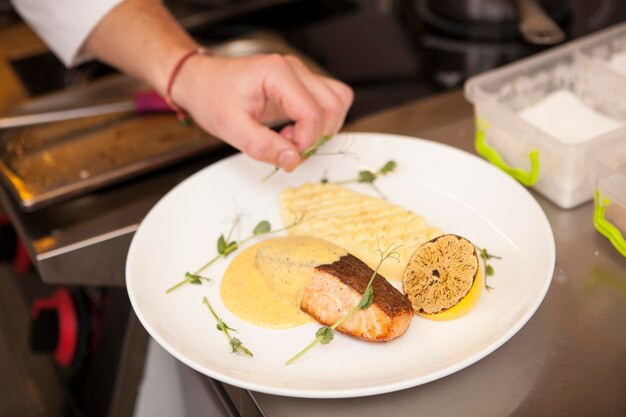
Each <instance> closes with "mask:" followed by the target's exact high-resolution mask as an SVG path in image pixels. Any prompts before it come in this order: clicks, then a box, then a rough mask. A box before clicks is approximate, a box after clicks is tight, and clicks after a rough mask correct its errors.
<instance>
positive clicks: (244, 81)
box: [172, 55, 353, 171]
mask: <svg viewBox="0 0 626 417" xmlns="http://www.w3.org/2000/svg"><path fill="white" fill-rule="evenodd" d="M352 97H353V96H352V90H351V89H350V88H349V87H348V86H346V85H345V84H343V83H341V82H339V81H337V80H334V79H331V78H328V77H324V76H320V75H317V74H314V73H313V72H311V71H310V70H309V69H308V68H307V67H306V66H305V65H304V64H303V63H302V61H301V60H300V59H298V58H296V57H294V56H280V55H259V56H252V57H246V58H218V57H212V56H205V55H197V56H194V57H192V58H190V59H189V60H188V61H187V62H185V64H184V66H183V67H182V69H181V71H180V72H179V74H178V76H177V77H176V80H175V82H174V85H173V89H172V98H173V99H174V102H175V103H177V104H178V105H180V106H181V107H182V108H184V109H186V110H187V111H188V112H189V113H190V114H191V116H192V117H193V119H194V120H195V122H196V123H198V124H199V125H200V126H201V127H202V128H203V129H205V130H206V131H207V132H210V133H212V134H213V135H215V136H217V137H219V138H221V139H223V140H224V141H226V142H228V143H230V144H231V145H233V146H234V147H236V148H237V149H240V150H241V151H243V152H244V153H246V154H248V155H249V156H251V157H252V158H254V159H257V160H259V161H264V162H268V163H270V164H272V165H275V166H278V167H281V168H283V169H285V170H287V171H291V170H292V169H294V168H295V167H296V166H297V165H298V164H299V163H300V162H301V158H300V152H301V151H302V150H304V149H306V148H308V147H309V146H311V145H312V144H313V143H314V142H315V141H316V140H318V139H319V138H321V137H322V136H324V135H327V134H334V133H337V132H338V131H339V129H340V128H341V126H342V125H343V122H344V119H345V117H346V113H347V111H348V109H349V107H350V105H351V104H352ZM285 120H290V121H292V122H293V123H291V124H289V125H287V127H285V128H283V129H282V130H281V131H280V132H279V133H277V132H275V131H273V130H272V129H270V128H268V127H266V126H265V124H267V123H270V122H276V121H285Z"/></svg>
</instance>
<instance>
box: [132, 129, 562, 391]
mask: <svg viewBox="0 0 626 417" xmlns="http://www.w3.org/2000/svg"><path fill="white" fill-rule="evenodd" d="M346 148H347V149H349V151H350V152H352V153H353V154H355V155H357V156H358V160H356V159H354V158H346V157H341V156H316V157H313V158H311V159H310V160H309V161H307V162H306V163H305V164H304V165H303V166H302V167H300V168H298V169H297V170H296V171H295V172H294V173H292V174H285V173H282V172H280V173H278V174H276V175H275V176H274V177H273V178H271V179H270V180H269V181H266V182H262V178H263V177H264V176H265V175H266V174H267V173H268V171H271V168H268V166H267V165H266V164H261V163H258V162H255V161H252V160H250V159H249V158H247V157H245V156H242V155H236V156H233V157H230V158H227V159H225V160H223V161H221V162H219V163H216V164H213V165H211V166H209V167H207V168H206V169H203V170H202V171H200V172H198V173H197V174H195V175H193V176H192V177H190V178H188V179H187V180H185V181H184V182H182V183H181V184H179V185H178V186H177V187H175V188H174V189H173V190H172V191H170V192H169V193H168V194H167V195H166V196H165V197H163V199H162V200H161V201H159V203H158V204H157V205H156V206H155V207H154V208H153V209H152V210H151V211H150V213H149V214H148V215H147V216H146V218H145V219H144V221H143V222H142V223H141V225H140V227H139V229H138V230H137V233H136V234H135V237H134V239H133V241H132V244H131V246H130V250H129V253H128V260H127V265H126V285H127V288H128V294H129V296H130V300H131V303H132V305H133V307H134V309H135V312H136V313H137V316H138V317H139V319H140V320H141V322H142V323H143V325H144V326H145V327H146V329H147V330H148V332H149V333H150V334H151V335H152V337H154V338H155V339H156V340H157V341H158V342H159V343H160V344H161V345H162V346H163V347H164V348H165V349H167V350H168V351H169V352H170V353H171V354H172V355H174V356H175V357H176V358H178V359H179V360H181V361H182V362H184V363H186V364H187V365H189V366H191V367H192V368H194V369H196V370H197V371H199V372H202V373H204V374H206V375H209V376H211V377H213V378H216V379H219V380H221V381H224V382H226V383H228V384H232V385H236V386H239V387H243V388H247V389H251V390H255V391H260V392H265V393H270V394H277V395H287V396H297V397H311V398H339V397H355V396H364V395H373V394H380V393H385V392H390V391H395V390H399V389H403V388H408V387H413V386H416V385H419V384H423V383H426V382H429V381H432V380H435V379H438V378H441V377H444V376H446V375H449V374H451V373H453V372H456V371H458V370H460V369H462V368H464V367H466V366H468V365H470V364H472V363H474V362H476V361H478V360H479V359H481V358H483V357H485V356H486V355H488V354H489V353H491V352H493V351H494V350H495V349H497V348H498V347H499V346H501V345H502V344H503V343H504V342H506V341H507V340H508V339H509V338H511V336H513V335H514V334H515V333H516V332H517V331H518V330H519V329H520V328H521V327H522V326H523V325H524V324H525V323H526V322H527V321H528V319H529V318H530V317H531V316H532V315H533V313H534V312H535V311H536V309H537V308H538V307H539V304H540V303H541V301H542V300H543V297H544V295H545V294H546V291H547V290H548V287H549V285H550V281H551V278H552V273H553V270H554V260H555V250H554V236H553V235H552V230H551V229H550V225H549V223H548V221H547V219H546V217H545V215H544V213H543V211H542V210H541V208H540V207H539V205H538V204H537V203H536V201H535V200H534V198H533V197H532V196H531V195H530V194H529V193H528V192H527V191H526V190H525V189H524V188H523V187H522V186H520V185H519V184H518V183H517V182H515V181H514V180H513V179H511V178H510V177H508V176H507V175H505V174H503V173H502V172H501V171H499V170H498V169H496V168H494V167H493V166H491V165H490V164H488V163H487V162H485V161H483V160H481V159H479V158H477V157H475V156H472V155H470V154H468V153H465V152H462V151H459V150H457V149H454V148H451V147H448V146H444V145H441V144H437V143H434V142H429V141H425V140H420V139H414V138H403V137H398V136H392V135H383V134H367V133H351V134H342V135H339V136H337V137H335V138H334V139H333V140H332V141H331V142H329V143H328V144H327V145H325V147H324V148H323V149H324V151H325V152H329V151H333V150H341V149H344V150H345V149H346ZM390 159H393V160H395V161H396V162H397V163H398V168H397V170H396V172H395V173H394V174H393V175H391V176H389V177H384V178H380V179H379V180H378V181H377V182H376V185H377V186H378V187H379V188H380V189H381V190H382V191H383V192H384V194H385V195H386V196H387V198H388V199H389V200H390V201H391V202H393V203H396V204H400V205H402V206H404V207H406V208H408V209H411V210H413V211H414V212H415V213H418V214H420V215H423V216H425V217H426V219H427V220H428V222H429V223H430V224H431V225H434V226H437V227H439V228H441V229H442V230H444V231H445V232H451V233H456V234H459V235H463V236H465V237H467V238H469V239H470V240H471V241H473V242H474V243H475V244H477V245H479V246H483V247H486V248H488V250H489V251H490V252H492V253H494V254H497V255H500V256H502V260H500V261H497V260H496V261H493V265H494V267H495V271H496V274H495V276H493V277H490V278H489V283H490V285H492V286H493V287H495V290H493V291H490V292H486V291H483V295H482V297H481V299H480V300H479V302H478V304H477V306H476V307H475V308H474V309H473V310H472V311H471V312H470V313H468V314H467V315H466V316H464V317H461V318H459V319H457V320H454V321H450V322H433V321H430V320H427V319H424V318H421V317H415V319H414V320H413V322H412V323H411V326H410V328H409V330H408V332H407V333H406V334H405V335H404V336H402V337H401V338H399V339H397V340H395V341H392V342H388V343H381V344H373V343H366V342H360V341H356V340H354V339H352V338H349V337H347V336H344V335H338V336H337V337H336V338H335V340H334V341H333V342H332V343H330V344H328V345H325V346H319V345H318V346H317V347H315V348H314V349H313V350H311V351H310V352H308V353H307V354H306V355H304V356H303V357H302V358H301V359H299V360H298V361H297V362H296V363H295V364H294V365H292V366H285V365H284V362H285V361H286V360H287V359H288V358H290V357H291V356H292V355H293V354H295V353H296V352H298V351H299V350H300V349H302V348H303V347H304V346H305V345H307V344H308V343H309V342H310V341H311V340H312V339H313V337H314V333H315V331H316V329H317V328H318V327H319V325H317V324H314V323H311V324H308V325H305V326H300V327H297V328H293V329H288V330H271V329H266V328H261V327H257V326H254V325H252V324H249V323H247V322H244V321H243V320H240V319H239V318H237V317H236V316H234V315H233V314H232V313H230V311H228V310H227V309H226V308H225V307H224V305H223V304H222V302H221V300H220V297H219V281H220V279H221V276H222V274H223V272H224V270H225V268H226V266H227V264H228V262H229V261H230V259H232V256H231V257H230V258H229V259H228V260H220V261H218V262H217V263H216V264H214V266H212V267H211V269H209V270H208V272H207V274H208V275H209V276H211V277H213V278H214V279H215V282H214V284H213V285H206V284H203V285H201V286H197V285H187V286H186V287H183V288H181V289H179V290H177V291H175V292H173V293H171V294H169V295H166V294H165V289H166V288H168V287H169V286H170V285H172V284H173V283H174V282H176V281H177V280H179V279H180V278H181V277H182V276H183V274H184V273H185V272H186V271H192V270H195V269H196V268H198V267H199V266H200V265H202V264H204V263H205V262H206V261H207V260H208V259H210V258H212V257H213V256H214V255H215V254H216V241H217V238H218V236H219V235H220V234H221V233H227V232H228V229H229V228H230V225H231V222H232V219H233V217H234V215H235V213H236V212H240V213H243V214H244V217H243V222H242V227H241V228H240V230H241V232H240V237H241V238H243V237H245V236H247V235H248V234H249V231H250V230H251V229H252V228H253V227H254V225H255V224H256V223H257V222H258V221H260V220H263V219H267V220H269V221H270V222H271V223H272V225H275V226H278V225H280V224H281V222H280V217H279V207H278V197H279V194H280V192H281V190H282V189H283V188H285V187H287V186H298V185H300V184H302V183H304V182H307V181H312V182H315V181H319V180H320V179H321V177H322V175H323V173H324V172H326V173H327V175H328V177H329V178H330V179H331V180H339V179H346V178H350V177H354V176H355V175H356V173H357V172H358V170H360V169H364V168H367V169H373V170H375V169H378V168H379V167H380V166H382V165H383V164H384V163H385V162H386V161H388V160H390ZM351 188H353V189H355V190H357V191H361V192H364V193H368V194H373V192H372V189H371V188H370V187H369V186H368V185H366V184H355V185H353V186H351ZM205 295H206V296H207V297H208V298H209V299H210V301H211V303H212V305H213V306H214V308H215V310H216V311H217V313H218V314H219V315H221V317H222V318H223V319H224V321H225V322H226V323H228V325H230V326H231V327H234V328H236V329H237V330H238V333H237V337H239V338H240V339H241V340H242V341H243V343H244V345H245V346H246V347H248V348H249V349H250V350H251V351H252V352H253V353H254V358H248V357H244V356H239V355H235V354H232V353H230V350H229V349H230V348H229V345H228V343H227V340H226V338H225V336H224V334H223V333H221V332H219V331H217V330H216V328H215V321H214V319H213V317H212V316H211V315H210V313H209V311H208V310H207V308H206V306H204V305H203V304H202V297H203V296H205Z"/></svg>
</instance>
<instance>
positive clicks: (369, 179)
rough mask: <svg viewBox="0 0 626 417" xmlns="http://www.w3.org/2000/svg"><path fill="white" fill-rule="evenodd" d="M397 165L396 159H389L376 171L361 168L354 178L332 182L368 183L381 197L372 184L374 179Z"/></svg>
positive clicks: (323, 179)
mask: <svg viewBox="0 0 626 417" xmlns="http://www.w3.org/2000/svg"><path fill="white" fill-rule="evenodd" d="M397 166H398V164H397V163H396V161H393V160H390V161H387V162H386V163H385V165H383V166H382V167H380V169H378V171H369V170H363V171H359V172H358V174H357V176H356V178H350V179H348V180H342V181H333V182H334V183H335V184H338V185H345V184H352V183H362V184H369V185H370V186H371V187H372V188H373V189H374V190H375V191H376V192H377V193H378V195H380V196H381V197H382V198H385V196H384V194H383V193H382V192H381V191H380V190H379V189H378V187H376V185H375V184H374V181H376V180H377V179H378V178H380V177H381V176H384V175H389V174H391V173H392V172H393V171H394V170H395V169H396V167H397ZM322 182H323V183H326V182H330V181H329V180H328V178H322Z"/></svg>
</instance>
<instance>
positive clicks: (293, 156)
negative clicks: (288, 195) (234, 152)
mask: <svg viewBox="0 0 626 417" xmlns="http://www.w3.org/2000/svg"><path fill="white" fill-rule="evenodd" d="M232 126H236V128H235V129H234V131H233V132H232V136H231V137H230V138H228V137H225V138H224V139H225V140H226V141H227V142H229V143H230V144H231V145H233V146H235V147H236V148H238V149H239V150H241V151H242V152H244V153H245V154H247V155H248V156H250V157H251V158H253V159H256V160H258V161H262V162H268V163H270V164H272V165H274V166H277V167H280V168H282V169H284V170H285V171H292V170H293V169H294V168H295V167H296V166H298V164H299V163H300V159H301V158H300V153H299V152H298V149H297V148H296V146H295V145H294V144H293V143H292V142H290V141H289V140H287V139H286V138H285V137H284V136H282V135H280V134H279V133H276V132H275V131H273V130H272V129H270V128H268V127H267V126H263V125H262V124H260V123H259V122H257V121H256V120H254V119H253V118H251V117H250V116H248V115H246V116H244V117H242V118H239V120H235V121H234V123H233V125H232ZM229 139H231V140H229Z"/></svg>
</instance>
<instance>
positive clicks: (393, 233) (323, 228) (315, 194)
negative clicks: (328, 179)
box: [280, 183, 442, 281]
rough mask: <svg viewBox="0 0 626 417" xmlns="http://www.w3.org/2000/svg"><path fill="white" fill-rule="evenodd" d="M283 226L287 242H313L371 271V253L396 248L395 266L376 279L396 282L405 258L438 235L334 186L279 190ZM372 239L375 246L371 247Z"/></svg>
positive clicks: (410, 216)
mask: <svg viewBox="0 0 626 417" xmlns="http://www.w3.org/2000/svg"><path fill="white" fill-rule="evenodd" d="M280 203H281V216H282V219H283V223H284V224H291V223H293V221H294V219H298V218H300V217H302V221H301V222H299V223H298V224H297V225H296V226H294V227H292V228H290V229H289V230H288V231H287V233H288V234H289V235H290V236H313V237H317V238H320V239H324V240H327V241H329V242H332V243H334V244H336V245H338V246H341V247H342V248H345V249H346V250H347V251H348V252H350V253H351V254H353V255H354V256H356V257H357V258H359V259H361V260H362V261H363V262H365V263H366V264H367V265H368V266H369V267H370V268H375V267H376V264H377V263H378V260H379V253H378V252H377V249H378V247H379V245H380V247H381V248H387V247H389V246H390V245H391V244H401V245H402V246H401V247H400V248H399V249H398V250H397V251H398V253H399V254H400V262H386V263H385V264H383V266H382V267H381V269H380V271H379V272H380V274H381V275H383V276H384V277H386V278H387V279H388V280H390V281H400V280H402V273H403V272H404V269H405V268H406V265H407V263H408V261H409V258H410V257H411V255H412V254H413V252H415V250H416V249H417V248H418V247H419V246H420V245H421V244H422V243H424V242H426V241H428V240H430V239H432V238H434V237H436V236H439V235H441V234H442V232H441V230H439V229H438V228H435V227H430V226H429V225H428V224H427V223H426V220H425V219H424V218H423V217H421V216H418V215H416V214H415V213H413V212H411V211H409V210H406V209H405V208H403V207H401V206H398V205H395V204H391V203H389V202H388V201H387V200H384V199H382V198H376V197H370V196H366V195H363V194H360V193H357V192H355V191H351V190H348V189H346V188H343V187H341V186H339V185H336V184H331V183H325V184H319V183H318V184H305V185H303V186H301V187H298V188H287V189H285V190H284V191H283V192H282V194H281V197H280ZM377 237H378V241H377Z"/></svg>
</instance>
